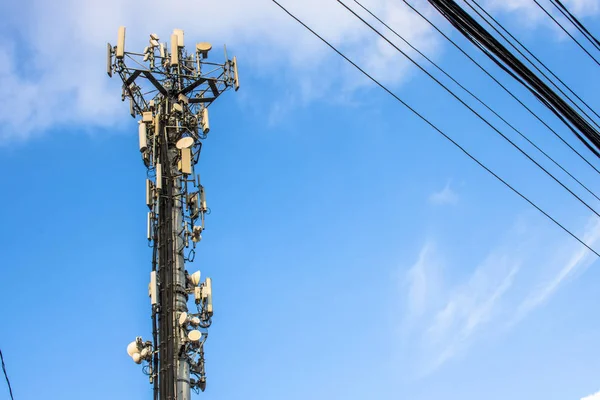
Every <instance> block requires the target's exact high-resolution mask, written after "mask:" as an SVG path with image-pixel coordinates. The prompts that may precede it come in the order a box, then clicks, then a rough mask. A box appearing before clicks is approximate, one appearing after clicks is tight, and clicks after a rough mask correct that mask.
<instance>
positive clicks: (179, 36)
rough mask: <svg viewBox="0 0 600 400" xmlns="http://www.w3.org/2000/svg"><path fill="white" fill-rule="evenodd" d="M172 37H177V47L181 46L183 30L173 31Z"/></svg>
mask: <svg viewBox="0 0 600 400" xmlns="http://www.w3.org/2000/svg"><path fill="white" fill-rule="evenodd" d="M173 35H177V46H178V47H184V46H183V29H173Z"/></svg>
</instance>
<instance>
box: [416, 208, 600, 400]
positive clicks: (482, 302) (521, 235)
mask: <svg viewBox="0 0 600 400" xmlns="http://www.w3.org/2000/svg"><path fill="white" fill-rule="evenodd" d="M580 234H581V236H582V238H583V240H584V241H585V242H586V243H588V244H589V245H591V246H595V245H598V244H599V243H600V221H598V220H597V219H592V220H590V222H589V223H588V225H587V226H586V227H585V229H584V230H583V232H580ZM444 258H445V257H444V256H443V254H436V252H434V247H433V245H432V244H431V241H428V242H427V243H426V244H425V245H424V246H423V247H422V248H421V250H420V251H419V255H418V260H417V262H416V263H415V264H414V265H412V266H411V267H410V268H409V269H408V270H407V271H406V272H405V273H406V277H407V279H406V281H407V282H408V284H409V287H408V288H407V289H408V290H407V292H406V293H407V302H406V304H407V307H408V310H407V315H412V316H418V318H414V319H413V322H414V324H415V325H417V326H416V327H412V330H413V332H414V334H413V336H412V337H411V339H409V340H411V341H412V343H413V347H416V348H418V349H419V351H418V354H417V355H416V357H417V358H418V360H417V362H418V364H419V365H420V366H421V371H420V373H421V374H428V373H431V372H433V371H435V370H436V369H438V368H440V367H441V366H442V365H444V364H445V363H447V362H448V361H450V360H451V359H453V358H454V357H457V356H459V355H461V354H464V353H466V352H467V350H468V349H469V348H470V347H471V346H472V345H473V344H474V343H475V342H476V341H477V340H481V339H482V338H485V337H486V334H497V333H498V332H501V331H504V332H506V331H507V330H508V329H511V328H514V327H515V326H516V324H517V323H518V322H520V321H522V320H523V319H524V318H525V317H526V316H527V315H529V314H530V313H531V312H533V311H534V310H535V309H537V308H538V307H541V306H543V305H544V304H546V303H547V302H548V301H549V299H550V298H551V297H552V295H553V294H555V293H556V291H557V290H558V289H559V287H560V286H561V285H563V284H564V283H565V282H567V281H568V280H569V278H572V277H575V276H576V275H577V274H580V273H582V272H584V271H585V269H586V268H588V267H589V266H590V265H591V264H592V262H594V261H595V259H596V258H595V256H594V255H593V254H592V253H591V252H590V251H589V250H587V249H586V248H585V247H582V246H581V245H580V244H579V243H577V242H574V241H565V239H564V236H562V235H560V232H551V233H548V230H547V229H544V228H543V227H540V226H529V227H528V226H527V224H526V223H525V221H524V220H522V219H520V220H519V221H518V222H517V223H516V224H515V226H514V228H513V229H511V230H510V231H509V232H507V233H506V235H504V236H503V239H502V240H500V241H499V242H498V243H496V244H495V245H492V247H491V248H490V250H489V252H488V254H487V256H486V257H485V258H484V259H483V260H482V261H481V262H479V263H477V264H475V265H474V267H472V268H469V270H470V271H471V272H470V273H468V274H467V275H466V276H465V275H463V276H464V277H463V278H462V279H460V280H458V281H456V282H455V283H454V284H449V283H444V282H442V279H441V276H442V273H443V272H444V271H442V270H441V265H440V264H439V263H432V262H431V260H435V259H444ZM432 265H436V267H437V268H435V269H434V268H432V267H431V266H432ZM462 267H463V268H461V267H459V266H457V265H448V266H447V268H445V269H444V270H445V271H448V270H450V269H451V268H452V269H453V270H457V271H464V267H467V268H468V265H467V266H464V265H463V266H462ZM462 273H464V272H462ZM452 277H453V276H452V275H451V276H450V277H449V278H452ZM454 278H455V277H454ZM430 282H435V283H436V287H435V290H431V289H430ZM433 292H435V293H436V294H437V296H438V298H437V300H436V301H435V302H432V300H431V298H430V297H429V296H430V295H431V294H432V293H433ZM599 400H600V399H599Z"/></svg>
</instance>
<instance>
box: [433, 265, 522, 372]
mask: <svg viewBox="0 0 600 400" xmlns="http://www.w3.org/2000/svg"><path fill="white" fill-rule="evenodd" d="M519 267H520V265H519V261H517V260H515V259H512V258H510V257H508V256H506V255H502V254H490V255H489V256H488V258H487V259H486V260H485V261H484V262H482V263H481V264H480V265H478V266H477V267H476V269H475V271H474V272H473V274H472V275H471V276H470V278H469V279H468V281H467V282H466V283H465V284H463V285H460V286H459V287H457V288H456V289H455V290H454V291H453V292H452V293H451V295H450V296H449V297H448V299H447V301H446V304H445V306H444V307H443V308H442V309H440V310H439V311H437V313H435V314H434V315H433V319H432V323H431V325H430V326H429V328H427V331H426V344H427V346H428V347H429V348H430V349H431V350H432V354H431V355H430V357H431V361H430V363H429V365H428V366H427V368H428V369H430V370H434V369H436V368H438V367H440V366H441V365H442V364H444V363H445V362H446V361H448V360H449V359H450V358H452V357H454V356H455V355H457V354H458V353H459V352H460V351H463V350H464V349H465V348H466V347H467V346H468V345H469V341H470V340H471V337H472V336H473V335H474V334H475V333H476V332H477V330H478V329H479V328H480V327H481V326H483V325H485V324H486V323H488V322H489V321H490V320H491V319H492V317H493V316H494V314H495V313H496V312H497V311H498V308H499V307H500V306H501V300H502V297H503V296H504V295H505V294H506V293H507V291H508V290H509V289H510V288H511V286H512V284H513V282H514V279H515V276H516V275H517V272H518V271H519Z"/></svg>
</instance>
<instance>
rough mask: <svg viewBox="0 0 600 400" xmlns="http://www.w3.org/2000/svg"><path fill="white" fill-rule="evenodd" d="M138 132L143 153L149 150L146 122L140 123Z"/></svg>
mask: <svg viewBox="0 0 600 400" xmlns="http://www.w3.org/2000/svg"><path fill="white" fill-rule="evenodd" d="M138 132H139V136H140V152H141V153H143V152H145V151H146V150H147V149H148V139H147V136H146V134H147V130H146V124H145V123H144V122H140V126H139V129H138Z"/></svg>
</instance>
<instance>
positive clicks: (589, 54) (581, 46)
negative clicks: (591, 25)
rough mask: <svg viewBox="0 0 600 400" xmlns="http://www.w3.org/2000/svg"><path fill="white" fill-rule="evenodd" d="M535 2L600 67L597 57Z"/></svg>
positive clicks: (535, 0)
mask: <svg viewBox="0 0 600 400" xmlns="http://www.w3.org/2000/svg"><path fill="white" fill-rule="evenodd" d="M533 1H534V2H535V4H537V5H538V7H539V8H541V9H542V11H544V13H545V14H546V15H547V16H548V17H550V19H551V20H552V21H554V23H556V25H558V27H559V28H560V29H562V31H563V32H564V33H566V34H567V35H568V36H569V37H570V38H571V39H573V41H574V42H575V43H577V46H579V47H580V48H581V50H583V51H584V52H585V54H587V55H588V56H589V57H590V58H591V59H592V60H594V61H595V62H596V64H598V66H600V61H598V60H597V59H596V57H594V56H593V55H592V53H590V52H589V51H588V50H587V49H586V48H585V46H583V45H582V44H581V43H580V42H579V40H577V39H576V38H575V36H573V35H572V34H571V32H569V31H568V30H567V29H566V28H565V27H564V26H563V25H562V24H561V23H560V22H558V20H557V19H556V18H554V16H553V15H552V14H551V13H550V12H549V11H548V10H546V8H544V6H542V5H541V4H540V3H539V2H538V1H537V0H533Z"/></svg>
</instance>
